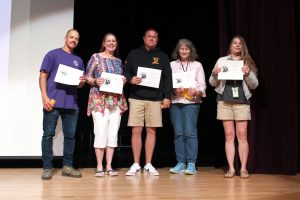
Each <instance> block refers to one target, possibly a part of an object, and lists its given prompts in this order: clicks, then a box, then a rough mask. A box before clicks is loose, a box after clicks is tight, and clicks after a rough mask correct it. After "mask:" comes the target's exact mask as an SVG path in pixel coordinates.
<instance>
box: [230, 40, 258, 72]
mask: <svg viewBox="0 0 300 200" xmlns="http://www.w3.org/2000/svg"><path fill="white" fill-rule="evenodd" d="M235 38H238V39H239V40H240V41H241V46H242V51H241V58H242V59H243V60H244V63H245V65H248V66H249V68H250V70H252V71H253V72H254V73H255V74H257V73H258V70H257V67H256V64H255V62H254V60H253V59H252V57H251V55H250V53H249V50H248V47H247V44H246V41H245V39H244V38H243V37H242V36H240V35H235V36H234V37H233V38H232V39H231V41H230V45H229V49H228V53H227V55H230V54H231V46H232V43H233V40H234V39H235Z"/></svg>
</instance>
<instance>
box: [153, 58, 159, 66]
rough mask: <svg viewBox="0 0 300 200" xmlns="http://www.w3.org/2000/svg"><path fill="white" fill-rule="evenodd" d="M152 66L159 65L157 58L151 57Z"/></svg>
mask: <svg viewBox="0 0 300 200" xmlns="http://www.w3.org/2000/svg"><path fill="white" fill-rule="evenodd" d="M152 64H154V65H158V64H159V58H158V57H153V61H152Z"/></svg>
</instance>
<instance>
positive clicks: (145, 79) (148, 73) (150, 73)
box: [137, 67, 161, 88]
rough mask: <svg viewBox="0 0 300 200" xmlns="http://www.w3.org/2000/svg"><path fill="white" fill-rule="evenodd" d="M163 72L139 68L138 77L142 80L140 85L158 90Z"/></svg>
mask: <svg viewBox="0 0 300 200" xmlns="http://www.w3.org/2000/svg"><path fill="white" fill-rule="evenodd" d="M160 76H161V70H159V69H152V68H147V67H138V70H137V77H139V78H141V79H142V82H141V83H140V84H139V85H142V86H147V87H153V88H158V87H159V83H160Z"/></svg>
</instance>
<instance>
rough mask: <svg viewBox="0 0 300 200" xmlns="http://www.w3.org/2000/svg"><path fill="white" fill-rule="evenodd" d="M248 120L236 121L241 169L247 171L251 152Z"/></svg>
mask: <svg viewBox="0 0 300 200" xmlns="http://www.w3.org/2000/svg"><path fill="white" fill-rule="evenodd" d="M247 126H248V121H236V135H237V138H238V142H239V149H238V150H239V156H240V160H241V165H242V166H241V170H242V171H245V170H246V168H247V160H248V154H249V144H248V139H247Z"/></svg>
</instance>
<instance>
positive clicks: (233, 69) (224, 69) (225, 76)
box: [218, 60, 244, 80]
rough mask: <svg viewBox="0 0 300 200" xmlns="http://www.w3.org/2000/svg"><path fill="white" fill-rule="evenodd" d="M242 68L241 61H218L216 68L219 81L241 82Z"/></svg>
mask: <svg viewBox="0 0 300 200" xmlns="http://www.w3.org/2000/svg"><path fill="white" fill-rule="evenodd" d="M243 66H244V61H243V60H224V61H219V63H218V67H219V68H221V72H219V74H218V79H219V80H243V78H244V73H243V71H242V67H243Z"/></svg>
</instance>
